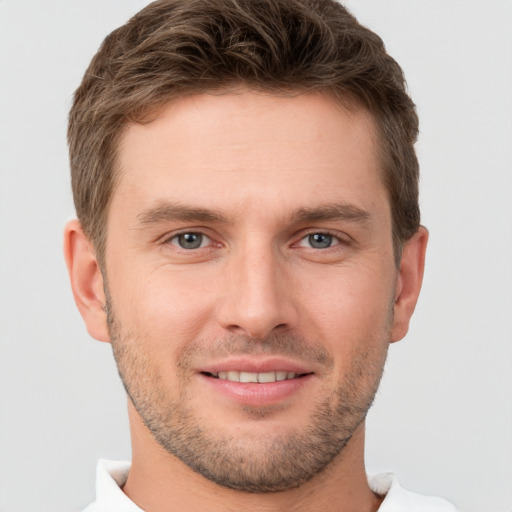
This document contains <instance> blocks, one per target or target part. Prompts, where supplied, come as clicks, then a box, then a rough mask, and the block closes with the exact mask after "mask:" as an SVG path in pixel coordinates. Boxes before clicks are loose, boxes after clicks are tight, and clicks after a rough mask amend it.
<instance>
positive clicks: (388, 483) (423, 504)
mask: <svg viewBox="0 0 512 512" xmlns="http://www.w3.org/2000/svg"><path fill="white" fill-rule="evenodd" d="M129 470H130V462H128V461H121V462H114V461H108V460H103V459H100V460H99V462H98V467H97V474H96V501H95V502H94V503H92V504H91V505H89V506H88V507H87V508H86V509H85V510H84V511H83V512H143V511H142V509H140V508H139V507H138V506H137V505H135V503H133V501H131V500H130V499H129V498H128V496H126V494H124V492H123V491H122V489H121V488H122V486H123V485H124V484H125V482H126V479H127V477H128V471H129ZM368 482H369V484H370V488H371V489H372V491H373V492H375V493H377V494H380V495H386V497H385V498H384V501H383V502H382V505H381V506H380V508H379V510H378V512H456V511H455V508H454V507H453V506H452V505H450V503H448V502H447V501H445V500H443V499H441V498H435V497H432V496H423V495H420V494H416V493H412V492H409V491H406V490H405V489H403V488H402V487H401V486H400V484H399V483H398V480H397V478H396V477H395V475H393V474H392V473H381V474H378V475H373V476H370V477H369V478H368Z"/></svg>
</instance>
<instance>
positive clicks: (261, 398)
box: [199, 358, 315, 407]
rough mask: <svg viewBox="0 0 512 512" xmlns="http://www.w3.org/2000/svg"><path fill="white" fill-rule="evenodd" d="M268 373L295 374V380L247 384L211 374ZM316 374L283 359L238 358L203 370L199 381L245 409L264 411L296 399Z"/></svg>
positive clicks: (214, 364)
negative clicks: (245, 407) (246, 407)
mask: <svg viewBox="0 0 512 512" xmlns="http://www.w3.org/2000/svg"><path fill="white" fill-rule="evenodd" d="M237 370H238V371H242V372H250V373H266V372H274V371H286V372H293V373H296V374H298V375H299V377H296V378H294V379H287V380H281V381H276V382H267V383H258V384H257V383H244V382H233V381H229V380H224V379H219V378H216V377H214V376H212V375H211V374H217V373H219V372H221V371H237ZM314 375H315V374H314V372H313V371H312V369H311V368H307V367H306V366H305V365H303V364H300V363H297V362H294V361H290V360H289V359H284V358H265V359H254V358H236V359H228V360H224V361H222V362H220V361H219V362H215V363H213V364H211V365H208V366H205V367H203V368H201V369H200V371H199V377H200V378H201V379H202V380H203V382H204V383H205V384H206V385H207V386H208V387H209V389H210V390H211V391H212V392H213V393H215V394H219V395H220V396H222V397H224V398H227V399H228V400H229V401H230V402H235V403H237V404H240V405H243V406H252V407H265V406H267V407H268V406H273V405H279V404H282V403H283V402H285V401H288V400H290V399H292V398H293V396H294V395H296V394H298V393H299V392H300V390H301V389H302V388H303V387H304V386H306V385H307V384H308V383H311V381H312V379H313V378H314Z"/></svg>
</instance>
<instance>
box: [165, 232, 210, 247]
mask: <svg viewBox="0 0 512 512" xmlns="http://www.w3.org/2000/svg"><path fill="white" fill-rule="evenodd" d="M203 238H207V237H203V235H202V234H201V233H182V234H181V235H177V236H176V237H174V240H175V241H176V244H177V245H179V246H180V247H181V248H182V249H198V248H199V247H201V246H202V245H203ZM174 240H173V241H174Z"/></svg>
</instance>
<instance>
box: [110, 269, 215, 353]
mask: <svg viewBox="0 0 512 512" xmlns="http://www.w3.org/2000/svg"><path fill="white" fill-rule="evenodd" d="M121 274H122V273H121V272H119V274H118V275H119V276H121ZM125 275H129V276H131V277H130V279H129V280H128V281H126V280H125V281H123V280H121V279H119V280H117V282H112V283H111V295H112V302H113V307H114V311H115V314H116V317H117V319H118V321H119V322H120V324H121V325H122V327H123V330H124V331H125V332H131V333H133V334H134V335H135V336H136V337H137V338H139V339H140V338H142V342H144V340H151V344H152V345H153V346H154V347H155V348H156V347H157V346H161V348H162V350H169V349H171V350H172V349H173V348H175V347H176V345H177V344H180V342H182V343H184V342H186V341H187V340H190V339H193V338H196V337H198V336H199V334H200V332H201V329H202V328H203V325H204V322H205V319H207V318H208V317H209V314H208V311H209V310H210V308H211V303H212V299H211V298H210V297H209V296H208V293H206V286H207V284H206V282H205V280H204V279H202V280H199V281H198V282H196V280H194V279H192V280H191V279H190V275H188V274H186V273H185V272H181V273H180V272H179V271H169V269H164V268H160V269H158V270H156V271H154V272H152V273H151V274H150V275H144V274H143V273H140V274H138V273H137V272H136V271H134V270H133V269H132V271H131V272H130V273H128V274H125Z"/></svg>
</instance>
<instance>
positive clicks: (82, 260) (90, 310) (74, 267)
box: [64, 219, 110, 341]
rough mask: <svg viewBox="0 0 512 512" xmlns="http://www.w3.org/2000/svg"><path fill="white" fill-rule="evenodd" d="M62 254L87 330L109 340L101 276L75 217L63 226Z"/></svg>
mask: <svg viewBox="0 0 512 512" xmlns="http://www.w3.org/2000/svg"><path fill="white" fill-rule="evenodd" d="M64 257H65V259H66V265H67V267H68V272H69V278H70V280H71V288H72V290H73V295H74V297H75V302H76V305H77V306H78V309H79V311H80V314H81V315H82V318H83V319H84V321H85V325H86V327H87V331H88V332H89V334H90V335H91V336H92V337H93V338H96V339H97V340H99V341H110V337H109V334H108V327H107V315H106V313H105V302H106V301H105V292H104V289H103V276H102V274H101V271H100V267H99V265H98V261H97V259H96V255H95V252H94V248H93V246H92V244H91V242H90V241H89V239H88V238H87V237H86V236H85V233H84V232H83V230H82V226H81V224H80V222H79V221H78V220H76V219H75V220H72V221H70V222H68V223H67V224H66V228H65V229H64Z"/></svg>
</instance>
